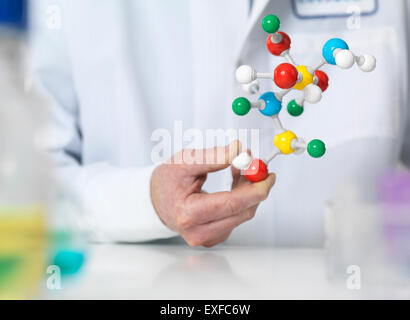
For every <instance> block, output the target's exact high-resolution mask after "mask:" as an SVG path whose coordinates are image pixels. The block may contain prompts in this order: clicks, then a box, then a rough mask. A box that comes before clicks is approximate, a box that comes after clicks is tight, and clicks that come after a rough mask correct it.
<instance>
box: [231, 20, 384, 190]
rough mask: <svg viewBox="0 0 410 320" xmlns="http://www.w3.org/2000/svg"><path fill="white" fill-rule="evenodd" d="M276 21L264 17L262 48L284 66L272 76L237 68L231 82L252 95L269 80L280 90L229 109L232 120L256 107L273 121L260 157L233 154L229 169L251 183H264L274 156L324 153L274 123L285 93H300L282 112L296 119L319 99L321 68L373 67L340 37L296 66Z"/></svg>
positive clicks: (324, 79)
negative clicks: (270, 144)
mask: <svg viewBox="0 0 410 320" xmlns="http://www.w3.org/2000/svg"><path fill="white" fill-rule="evenodd" d="M279 27H280V20H279V18H278V17H277V16H275V15H268V16H266V17H265V18H264V19H263V21H262V28H263V30H264V31H265V32H267V33H269V36H268V39H267V48H268V50H269V52H270V53H271V54H273V55H275V56H280V57H283V58H285V59H286V60H287V63H282V64H280V65H279V66H277V67H276V69H275V70H274V72H273V74H272V73H261V72H257V71H256V70H255V69H253V68H252V67H250V66H247V65H244V66H241V67H239V68H238V69H237V71H236V80H237V81H238V82H239V83H240V84H242V88H243V89H244V90H245V91H246V92H248V93H250V94H255V93H257V92H258V91H259V82H258V79H270V80H273V81H274V82H275V84H276V85H277V86H278V87H279V88H281V89H283V90H282V91H280V92H266V93H264V94H263V95H262V96H260V98H259V100H258V101H256V102H250V101H249V100H248V99H246V98H243V97H241V98H237V99H236V100H235V101H234V102H233V104H232V108H233V111H234V112H235V114H237V115H238V116H244V115H246V114H248V113H249V111H250V110H251V109H258V110H259V111H260V113H262V114H263V115H264V116H267V117H271V118H272V119H273V123H274V127H275V130H276V131H277V135H276V136H275V138H274V148H273V151H272V152H271V154H270V155H269V156H267V157H266V158H265V159H263V160H261V159H253V158H252V157H251V156H250V155H249V154H248V153H247V152H243V153H241V154H240V155H238V156H237V157H236V158H235V159H234V160H233V162H232V165H233V166H234V167H236V168H237V169H239V170H243V171H244V172H245V177H246V178H247V179H248V180H249V181H251V182H258V181H262V180H265V179H266V178H267V176H268V164H269V162H271V161H272V160H273V159H274V158H275V157H277V156H278V155H281V154H283V155H289V154H292V153H294V154H302V153H304V151H305V150H307V152H308V153H309V155H310V156H311V157H313V158H321V157H322V156H323V155H324V154H325V152H326V146H325V144H324V143H323V141H321V140H313V141H311V142H310V143H309V144H307V143H306V142H305V141H304V140H303V139H301V138H298V137H297V136H296V135H295V134H294V133H293V132H292V131H289V130H286V129H285V128H284V127H283V125H282V123H281V121H280V119H279V113H280V111H281V110H282V101H283V98H284V97H285V95H286V94H288V93H289V92H290V91H292V90H298V91H301V92H302V95H301V96H300V97H299V98H296V99H294V100H292V101H290V102H289V104H288V106H287V111H288V113H289V114H290V115H291V116H294V117H297V116H300V115H301V114H302V113H303V111H304V104H305V102H307V103H310V104H316V103H318V102H319V101H320V100H321V99H322V93H323V92H324V91H326V89H327V88H328V86H329V78H328V76H327V75H326V73H324V72H323V71H321V70H319V69H320V68H321V67H323V66H324V65H325V64H330V65H337V66H338V67H340V68H341V69H350V68H351V67H352V66H353V65H354V64H355V63H357V65H358V66H359V68H360V69H361V70H362V71H364V72H371V71H373V70H374V69H375V68H376V59H375V57H373V56H372V55H369V54H364V55H361V56H356V55H354V54H353V52H352V51H351V50H350V49H349V46H348V45H347V43H346V42H345V41H343V40H342V39H338V38H334V39H330V40H329V41H327V42H326V44H325V45H324V46H323V50H322V55H323V57H322V58H321V60H320V62H319V63H318V64H317V65H316V66H304V65H298V64H297V63H296V62H295V60H294V59H293V58H292V56H291V55H290V47H291V40H290V37H289V36H288V35H287V34H286V33H284V32H282V31H279Z"/></svg>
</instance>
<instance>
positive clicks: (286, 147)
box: [273, 131, 297, 154]
mask: <svg viewBox="0 0 410 320" xmlns="http://www.w3.org/2000/svg"><path fill="white" fill-rule="evenodd" d="M294 139H297V137H296V135H295V134H294V133H293V132H292V131H286V132H284V133H281V134H278V135H277V136H275V139H274V140H273V143H274V144H275V146H276V147H278V149H279V150H280V151H281V152H282V153H283V154H291V153H293V152H295V150H293V149H292V141H293V140H294Z"/></svg>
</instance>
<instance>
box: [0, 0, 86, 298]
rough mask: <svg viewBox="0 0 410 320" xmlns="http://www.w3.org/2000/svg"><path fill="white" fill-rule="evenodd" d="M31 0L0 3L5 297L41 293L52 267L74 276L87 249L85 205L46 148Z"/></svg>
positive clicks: (0, 267)
mask: <svg viewBox="0 0 410 320" xmlns="http://www.w3.org/2000/svg"><path fill="white" fill-rule="evenodd" d="M26 5H27V3H26V0H0V88H1V90H0V299H27V298H35V297H38V296H39V295H40V294H41V288H42V287H44V286H43V284H46V281H45V280H46V277H47V276H48V275H47V273H46V270H47V267H48V266H49V265H57V266H58V267H59V268H60V269H61V275H67V274H76V273H78V271H79V270H80V268H81V267H82V265H83V262H84V254H85V249H84V248H85V237H84V232H83V229H81V228H80V227H79V225H80V224H81V221H82V219H81V213H82V210H81V208H80V207H79V206H78V205H77V203H78V202H76V201H75V199H72V198H70V197H69V196H68V193H67V192H65V190H64V189H63V187H62V186H57V184H56V183H55V181H54V179H53V175H52V165H51V162H50V161H49V157H48V156H47V154H46V152H45V146H44V144H45V143H47V139H49V138H50V136H49V133H47V132H48V131H47V124H48V122H47V108H46V107H47V106H48V105H49V101H48V100H47V99H46V98H45V97H44V96H43V95H42V94H40V93H39V92H38V91H36V90H35V89H33V88H32V87H31V86H30V84H31V78H30V75H29V74H28V72H27V70H28V68H27V63H26V59H27V54H26V52H27V48H26V31H27V22H26V8H27V6H26ZM44 139H45V140H44ZM56 190H60V191H59V192H57V191H56Z"/></svg>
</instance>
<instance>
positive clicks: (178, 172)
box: [151, 141, 276, 247]
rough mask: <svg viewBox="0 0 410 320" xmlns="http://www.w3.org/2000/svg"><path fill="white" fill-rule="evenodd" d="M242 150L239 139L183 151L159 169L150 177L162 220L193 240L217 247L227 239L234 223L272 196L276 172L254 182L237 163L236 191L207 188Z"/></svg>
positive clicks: (252, 213)
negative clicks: (209, 191) (209, 180)
mask: <svg viewBox="0 0 410 320" xmlns="http://www.w3.org/2000/svg"><path fill="white" fill-rule="evenodd" d="M239 151H240V143H239V141H234V142H233V143H231V145H230V146H227V147H222V148H213V149H205V150H183V151H181V152H180V153H178V154H176V155H175V156H174V157H173V158H172V159H171V160H170V164H164V165H161V166H159V167H157V168H156V169H155V171H154V173H153V175H152V178H151V199H152V203H153V205H154V208H155V210H156V212H157V213H158V215H159V217H160V219H161V220H162V222H163V223H164V224H165V225H167V226H168V227H169V228H170V229H172V230H174V231H176V232H178V233H179V234H180V235H181V236H182V237H183V238H184V239H185V241H186V242H187V243H188V244H189V245H191V246H193V247H197V246H204V247H212V246H215V245H217V244H219V243H221V242H224V241H225V240H226V239H227V238H228V237H229V235H230V234H231V232H232V230H233V229H234V228H236V227H237V226H239V225H240V224H242V223H244V222H246V221H248V220H250V219H252V218H253V217H254V216H255V212H256V209H257V207H258V205H259V203H260V202H262V201H263V200H265V199H266V198H267V197H268V195H269V192H270V190H271V188H272V186H273V185H274V183H275V179H276V177H275V175H274V174H270V175H269V177H268V178H267V179H266V180H265V181H262V182H258V183H254V184H252V183H250V182H248V181H247V180H246V178H245V177H243V176H241V174H240V171H239V170H237V169H235V168H234V167H232V177H233V183H232V190H231V191H226V192H217V193H213V194H207V193H205V192H203V191H202V186H203V184H204V182H205V180H206V178H207V174H208V173H211V172H216V171H220V170H223V169H226V168H227V167H229V165H230V162H231V160H232V159H233V158H234V157H236V156H237V155H238V153H239ZM218 155H219V156H218ZM221 155H222V156H221ZM186 159H189V160H188V161H186ZM187 162H188V163H191V164H186V163H187ZM182 163H184V164H182Z"/></svg>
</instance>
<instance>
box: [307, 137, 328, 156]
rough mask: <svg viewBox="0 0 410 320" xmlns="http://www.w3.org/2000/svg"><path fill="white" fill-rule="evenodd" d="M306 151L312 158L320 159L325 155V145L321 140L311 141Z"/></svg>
mask: <svg viewBox="0 0 410 320" xmlns="http://www.w3.org/2000/svg"><path fill="white" fill-rule="evenodd" d="M307 151H308V153H309V154H310V156H311V157H312V158H321V157H323V155H324V154H325V153H326V145H325V144H324V143H323V141H321V140H312V141H310V143H309V144H308V147H307Z"/></svg>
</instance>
